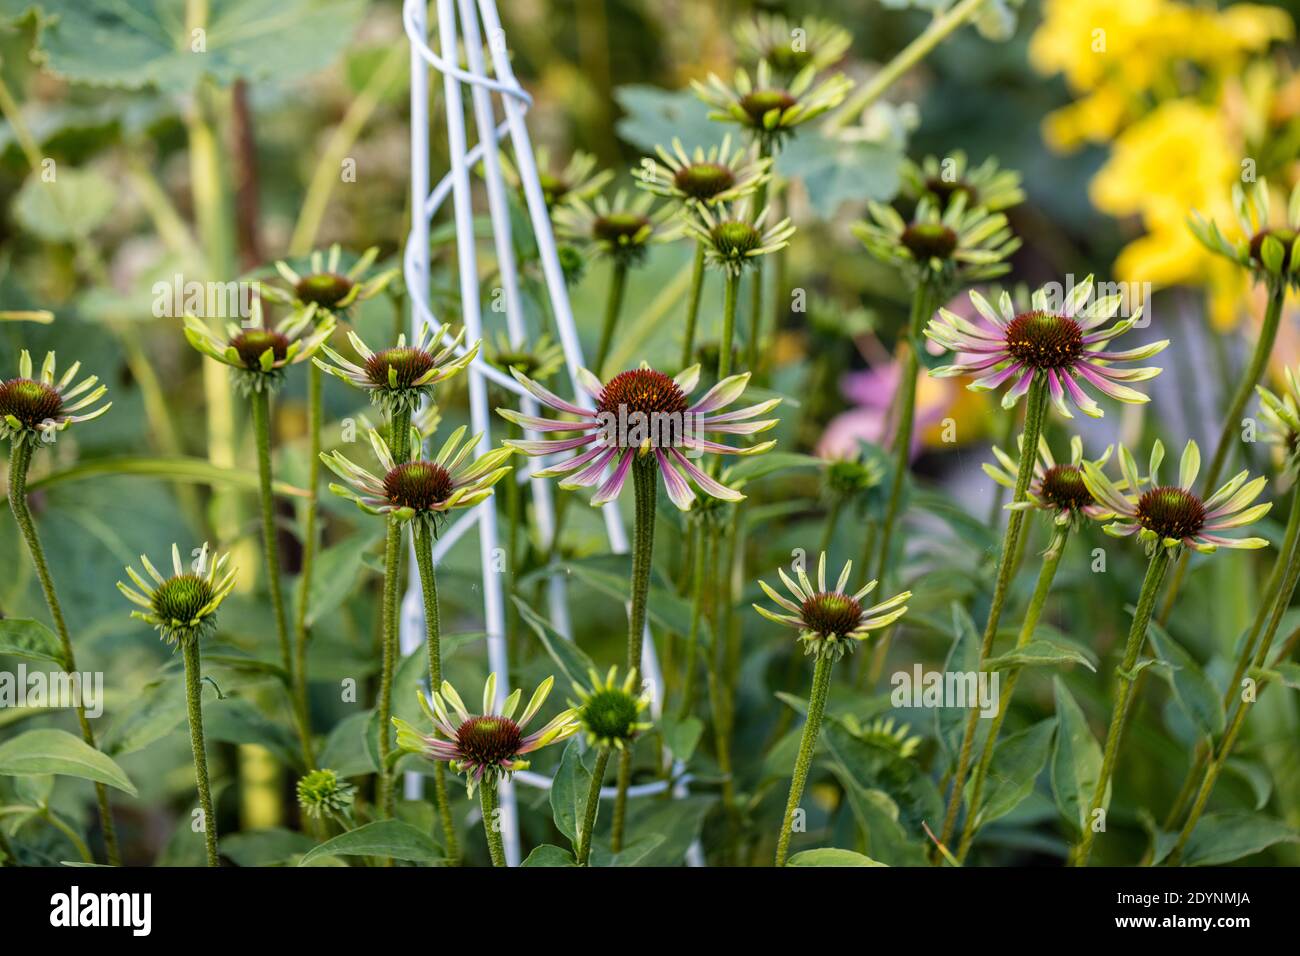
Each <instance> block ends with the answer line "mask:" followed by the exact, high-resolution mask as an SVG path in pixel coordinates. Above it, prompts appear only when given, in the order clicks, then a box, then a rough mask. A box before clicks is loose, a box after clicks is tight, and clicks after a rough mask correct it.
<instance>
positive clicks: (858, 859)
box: [786, 847, 885, 866]
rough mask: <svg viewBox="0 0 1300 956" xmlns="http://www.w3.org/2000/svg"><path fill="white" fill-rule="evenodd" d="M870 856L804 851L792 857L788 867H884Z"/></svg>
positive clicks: (842, 851) (829, 849)
mask: <svg viewBox="0 0 1300 956" xmlns="http://www.w3.org/2000/svg"><path fill="white" fill-rule="evenodd" d="M884 865H885V864H883V863H877V862H876V861H875V860H873V859H872V858H871V857H869V856H863V855H862V854H861V853H854V852H853V851H852V850H837V849H834V848H829V847H828V848H826V849H822V850H804V851H803V852H802V853H796V854H795V855H794V856H792V857H790V860H789V862H787V863H786V866H884Z"/></svg>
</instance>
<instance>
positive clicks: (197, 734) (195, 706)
mask: <svg viewBox="0 0 1300 956" xmlns="http://www.w3.org/2000/svg"><path fill="white" fill-rule="evenodd" d="M228 558H229V555H222V556H221V557H219V558H216V559H215V560H213V561H211V562H209V561H208V546H207V544H206V543H205V544H204V545H203V549H202V551H200V553H199V557H198V568H197V569H196V570H195V571H187V570H186V569H185V566H184V565H183V564H181V552H180V548H178V547H177V546H176V545H175V544H173V545H172V571H173V574H172V576H171V577H168V578H164V577H163V576H162V575H161V574H159V573H158V569H157V568H155V567H154V566H153V564H152V563H151V562H150V561H149V558H148V557H146V556H145V555H143V554H142V555H140V563H141V565H143V566H144V569H145V571H146V572H147V573H148V575H149V577H151V578H153V581H154V583H153V584H152V585H150V584H149V583H148V582H147V581H145V579H144V578H143V577H142V576H141V575H140V574H139V573H138V572H136V570H135V569H134V568H132V567H130V566H128V567H127V569H126V573H127V576H128V577H129V578H130V579H131V581H132V582H133V583H134V584H135V586H136V587H137V588H139V591H135V590H132V589H131V588H129V587H127V586H126V585H125V584H123V583H122V582H121V581H118V582H117V589H118V590H119V591H121V592H122V595H123V596H124V597H125V598H126V599H127V600H128V601H130V602H131V603H132V604H136V605H139V606H140V607H141V608H143V609H144V610H143V611H132V612H131V616H132V617H134V618H139V619H140V620H142V621H146V622H148V623H149V624H152V625H153V626H154V627H155V628H156V629H157V630H158V631H159V632H160V633H161V634H162V637H163V640H164V641H166V642H167V643H168V644H171V645H173V646H176V645H180V649H181V655H182V657H183V658H184V660H185V704H186V712H187V714H188V717H189V724H190V749H191V750H192V752H193V754H194V780H195V783H196V785H197V788H198V792H199V807H200V808H201V809H202V811H203V842H204V846H205V848H206V851H207V857H208V866H219V865H220V863H219V861H218V859H217V818H216V815H215V814H214V813H213V811H212V790H211V787H210V786H209V784H208V758H207V754H206V752H205V749H204V744H203V695H202V686H203V684H202V669H201V664H200V657H199V645H200V643H201V641H202V639H203V638H205V637H207V636H208V635H209V634H211V633H212V630H213V629H214V628H215V626H216V620H215V615H216V613H217V608H219V607H220V606H221V602H222V601H224V600H225V599H226V596H227V595H228V594H230V592H231V590H232V589H233V588H234V586H235V571H234V569H233V568H231V569H227V568H226V562H227V560H228Z"/></svg>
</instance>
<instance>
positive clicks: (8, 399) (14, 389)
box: [0, 378, 63, 428]
mask: <svg viewBox="0 0 1300 956" xmlns="http://www.w3.org/2000/svg"><path fill="white" fill-rule="evenodd" d="M61 411H63V397H62V396H61V395H59V393H58V392H56V391H55V390H54V389H53V388H51V387H50V386H49V385H46V384H45V383H44V382H34V381H32V380H31V379H30V378H13V379H10V380H9V381H7V382H0V419H3V418H4V417H5V416H7V415H12V416H13V417H14V418H16V419H18V421H19V422H21V423H22V425H23V427H25V428H36V427H37V426H39V425H40V424H41V423H42V422H46V421H49V420H51V419H53V418H56V417H57V416H58V414H59V413H60V412H61Z"/></svg>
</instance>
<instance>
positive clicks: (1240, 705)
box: [1168, 505, 1300, 866]
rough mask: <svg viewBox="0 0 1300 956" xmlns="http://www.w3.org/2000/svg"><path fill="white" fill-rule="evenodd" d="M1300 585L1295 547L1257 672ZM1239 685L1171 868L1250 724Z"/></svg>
mask: <svg viewBox="0 0 1300 956" xmlns="http://www.w3.org/2000/svg"><path fill="white" fill-rule="evenodd" d="M1293 507H1294V505H1293ZM1297 582H1300V549H1296V548H1294V547H1293V548H1292V551H1291V554H1290V555H1289V556H1288V559H1287V568H1286V574H1285V575H1284V577H1283V579H1282V586H1281V589H1280V590H1279V592H1278V594H1277V597H1276V600H1274V601H1273V611H1272V614H1270V615H1269V620H1268V627H1267V629H1266V630H1265V631H1264V634H1263V636H1262V637H1261V638H1260V641H1259V647H1257V648H1256V649H1255V654H1254V657H1253V659H1252V660H1251V668H1252V669H1253V670H1256V671H1259V670H1260V669H1262V668H1264V667H1266V666H1267V664H1268V652H1269V650H1270V649H1271V648H1272V647H1273V639H1274V637H1276V636H1277V629H1278V626H1279V625H1280V624H1281V623H1282V618H1283V616H1284V615H1285V614H1286V612H1287V610H1288V609H1289V608H1290V606H1291V598H1292V596H1293V595H1294V594H1295V589H1296V584H1297ZM1268 682H1269V674H1267V673H1264V674H1260V676H1259V678H1258V681H1257V685H1256V692H1255V699H1256V700H1258V699H1259V693H1260V692H1261V691H1262V690H1263V689H1264V688H1265V687H1266V686H1267V685H1268ZM1239 683H1240V677H1239V678H1238V679H1237V681H1236V682H1234V684H1233V685H1232V686H1231V687H1229V688H1228V692H1229V693H1230V694H1233V695H1234V696H1236V697H1237V700H1236V709H1235V710H1234V711H1233V713H1232V717H1231V718H1230V719H1229V721H1228V729H1227V730H1225V731H1224V733H1223V739H1222V740H1221V741H1220V742H1219V749H1218V751H1217V752H1216V753H1215V754H1214V756H1213V758H1212V759H1211V760H1210V762H1209V764H1208V766H1206V768H1205V777H1204V779H1203V780H1202V781H1201V786H1200V789H1199V790H1198V791H1197V793H1196V799H1195V800H1194V801H1193V803H1192V809H1191V811H1190V812H1189V813H1188V814H1187V822H1186V823H1184V824H1183V829H1182V832H1181V833H1179V835H1178V842H1177V843H1176V844H1174V848H1173V850H1171V851H1170V854H1169V860H1168V862H1169V864H1170V865H1171V866H1172V865H1175V864H1177V863H1178V862H1179V860H1180V859H1181V858H1182V854H1183V850H1184V849H1185V848H1186V847H1187V841H1188V839H1190V838H1191V835H1192V831H1193V830H1195V829H1196V824H1197V823H1198V822H1199V821H1200V819H1201V814H1202V813H1204V812H1205V804H1206V802H1207V801H1208V800H1209V799H1210V794H1211V793H1213V792H1214V784H1215V783H1216V782H1217V781H1218V779H1219V773H1220V772H1221V771H1222V770H1223V765H1224V763H1225V762H1226V761H1227V759H1228V757H1229V756H1230V755H1231V754H1232V748H1233V745H1234V744H1236V742H1237V737H1238V735H1239V734H1240V733H1241V728H1242V726H1244V724H1245V723H1246V713H1247V712H1248V711H1249V710H1250V706H1251V704H1252V703H1253V701H1247V700H1246V698H1245V697H1244V696H1240V691H1239V690H1238V685H1239Z"/></svg>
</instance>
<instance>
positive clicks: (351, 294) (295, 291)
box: [261, 243, 398, 317]
mask: <svg viewBox="0 0 1300 956" xmlns="http://www.w3.org/2000/svg"><path fill="white" fill-rule="evenodd" d="M342 256H343V249H342V247H341V246H339V244H338V243H334V244H333V245H332V246H330V247H329V249H328V251H322V250H320V249H317V250H315V251H313V252H312V253H311V255H310V256H308V258H307V268H306V269H302V270H301V271H299V269H294V268H293V267H292V266H291V265H290V264H289V263H288V262H286V261H285V260H283V259H280V260H277V261H276V263H275V271H276V272H278V273H279V274H280V277H281V278H282V279H284V281H285V282H286V283H288V287H287V288H281V287H280V286H278V285H275V284H273V283H268V284H266V285H263V286H262V287H261V293H262V295H263V296H265V297H266V298H268V299H270V300H271V301H272V302H277V303H279V304H281V305H287V306H289V307H290V308H292V309H294V310H295V311H302V310H305V309H306V308H308V307H309V306H315V307H316V312H317V314H318V317H319V316H324V315H334V316H336V317H337V316H340V315H342V314H343V313H345V312H347V311H348V309H350V308H351V307H352V306H353V305H355V304H356V303H358V302H365V301H367V300H368V299H373V298H374V297H375V296H377V295H379V293H381V292H383V291H384V289H385V288H387V286H388V284H389V283H390V282H392V281H393V279H394V278H396V276H397V274H398V270H397V269H386V270H384V271H383V272H380V273H379V274H378V275H374V276H370V277H369V278H366V273H367V272H369V271H370V267H371V266H373V265H374V264H375V260H376V259H378V258H379V247H378V246H371V247H370V248H369V249H367V250H366V251H365V252H363V253H362V254H361V256H360V257H359V258H358V259H357V260H356V261H355V262H354V263H353V264H352V265H351V266H349V267H348V268H347V269H346V270H344V269H341V268H340V261H341V259H342ZM300 268H301V267H300Z"/></svg>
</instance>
